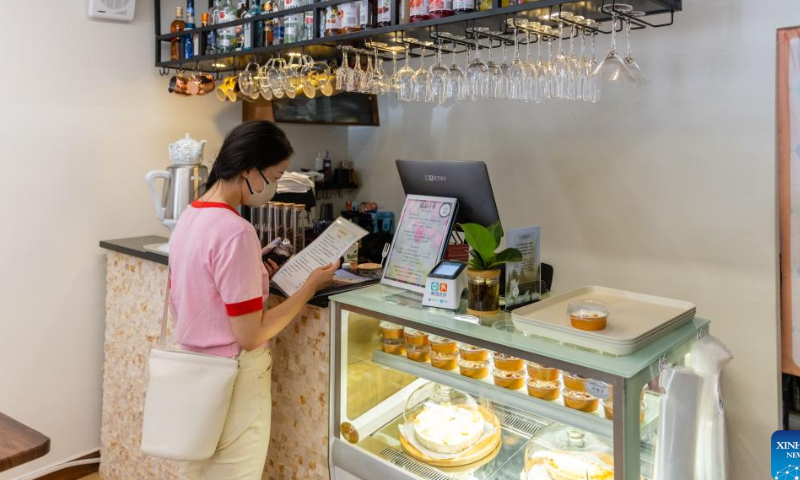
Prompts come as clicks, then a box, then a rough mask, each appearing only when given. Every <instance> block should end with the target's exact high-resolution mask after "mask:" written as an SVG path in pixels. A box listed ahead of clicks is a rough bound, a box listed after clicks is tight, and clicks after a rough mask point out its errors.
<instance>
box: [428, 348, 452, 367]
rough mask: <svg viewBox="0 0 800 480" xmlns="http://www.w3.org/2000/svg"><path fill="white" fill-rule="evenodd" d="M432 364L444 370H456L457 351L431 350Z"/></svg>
mask: <svg viewBox="0 0 800 480" xmlns="http://www.w3.org/2000/svg"><path fill="white" fill-rule="evenodd" d="M431 365H432V366H433V367H435V368H440V369H442V370H455V369H456V367H458V354H457V353H442V352H437V351H436V350H434V351H433V352H431Z"/></svg>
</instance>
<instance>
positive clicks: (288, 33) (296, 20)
mask: <svg viewBox="0 0 800 480" xmlns="http://www.w3.org/2000/svg"><path fill="white" fill-rule="evenodd" d="M301 18H302V16H301V15H288V16H286V17H284V20H283V27H284V28H283V43H294V42H298V41H300V38H299V36H298V34H299V30H300V19H301Z"/></svg>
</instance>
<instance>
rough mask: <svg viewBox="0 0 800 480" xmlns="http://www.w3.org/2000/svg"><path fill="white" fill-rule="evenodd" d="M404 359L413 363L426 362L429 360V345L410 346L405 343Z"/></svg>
mask: <svg viewBox="0 0 800 480" xmlns="http://www.w3.org/2000/svg"><path fill="white" fill-rule="evenodd" d="M406 357H408V359H409V360H414V361H415V362H427V361H428V360H430V358H431V347H430V345H411V344H410V343H406Z"/></svg>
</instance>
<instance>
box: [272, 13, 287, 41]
mask: <svg viewBox="0 0 800 480" xmlns="http://www.w3.org/2000/svg"><path fill="white" fill-rule="evenodd" d="M283 32H284V30H283V17H278V18H276V19H275V20H274V21H273V23H272V44H273V45H282V44H283Z"/></svg>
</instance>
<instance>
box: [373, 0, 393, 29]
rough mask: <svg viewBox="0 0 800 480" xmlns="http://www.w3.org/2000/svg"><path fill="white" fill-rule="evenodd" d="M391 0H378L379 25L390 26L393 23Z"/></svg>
mask: <svg viewBox="0 0 800 480" xmlns="http://www.w3.org/2000/svg"><path fill="white" fill-rule="evenodd" d="M390 1H391V0H378V23H377V24H376V25H377V26H378V27H388V26H389V25H391V23H392V10H391V7H390Z"/></svg>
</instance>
